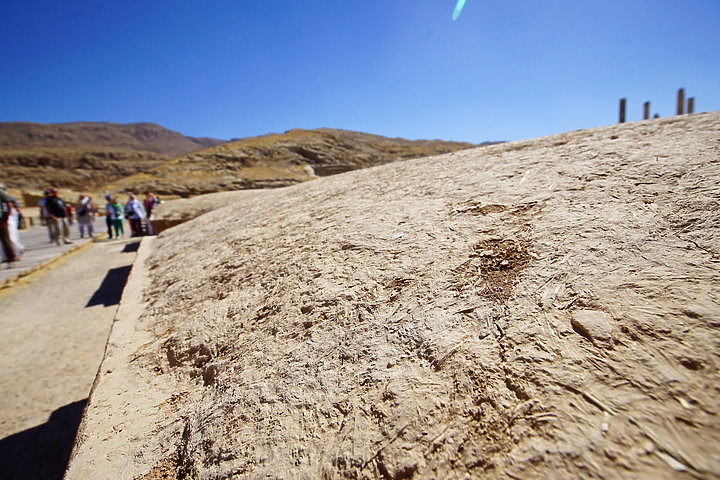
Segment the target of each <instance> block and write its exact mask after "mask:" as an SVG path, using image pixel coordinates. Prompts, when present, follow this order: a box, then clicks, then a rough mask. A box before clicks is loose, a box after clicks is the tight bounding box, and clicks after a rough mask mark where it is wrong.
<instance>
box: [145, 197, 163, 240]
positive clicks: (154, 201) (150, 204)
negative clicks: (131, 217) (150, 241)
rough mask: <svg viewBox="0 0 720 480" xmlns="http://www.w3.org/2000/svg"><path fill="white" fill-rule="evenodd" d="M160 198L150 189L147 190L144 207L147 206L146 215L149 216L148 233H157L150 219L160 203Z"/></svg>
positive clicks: (147, 221)
mask: <svg viewBox="0 0 720 480" xmlns="http://www.w3.org/2000/svg"><path fill="white" fill-rule="evenodd" d="M160 203H162V202H160V199H159V198H158V197H156V196H155V195H153V193H152V192H151V191H150V190H148V191H147V192H145V200H143V207H144V208H145V216H146V218H147V220H146V223H147V234H148V235H155V229H154V228H153V226H152V222H151V221H150V216H151V215H152V212H153V210H155V208H156V207H157V206H158V205H160Z"/></svg>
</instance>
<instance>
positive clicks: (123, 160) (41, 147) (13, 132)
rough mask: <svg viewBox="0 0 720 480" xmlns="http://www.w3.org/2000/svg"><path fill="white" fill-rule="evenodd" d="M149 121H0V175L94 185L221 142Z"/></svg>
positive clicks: (39, 184)
mask: <svg viewBox="0 0 720 480" xmlns="http://www.w3.org/2000/svg"><path fill="white" fill-rule="evenodd" d="M223 142H224V141H223V140H217V139H212V138H195V137H188V136H185V135H182V134H181V133H178V132H175V131H173V130H169V129H167V128H164V127H162V126H160V125H156V124H153V123H130V124H120V123H109V122H73V123H57V124H43V123H30V122H5V123H0V178H1V179H2V180H3V181H4V182H5V183H7V184H9V185H12V186H13V187H16V188H20V189H40V190H41V189H44V188H47V187H48V186H57V187H64V188H71V189H75V190H93V189H95V188H97V187H98V186H100V185H103V184H106V183H109V182H113V181H115V180H118V179H120V178H123V177H126V176H128V175H132V174H134V173H138V172H143V171H147V170H149V169H151V168H152V167H155V166H157V165H159V164H162V163H164V162H166V161H168V160H170V159H172V158H173V157H176V156H178V155H183V154H187V153H189V152H193V151H197V150H201V149H204V148H208V147H212V146H215V145H218V144H221V143H223Z"/></svg>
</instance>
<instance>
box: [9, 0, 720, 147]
mask: <svg viewBox="0 0 720 480" xmlns="http://www.w3.org/2000/svg"><path fill="white" fill-rule="evenodd" d="M455 2H456V0H337V1H330V0H304V1H292V2H291V1H275V2H272V1H255V2H252V1H249V0H194V1H189V0H113V1H107V0H94V1H93V0H72V1H58V0H4V1H3V2H2V5H1V6H0V59H1V60H0V61H1V62H2V70H1V71H0V121H30V122H43V123H56V122H70V121H108V122H120V123H130V122H153V123H158V124H160V125H163V126H165V127H167V128H170V129H173V130H177V131H179V132H181V133H184V134H186V135H192V136H209V137H215V138H221V139H229V138H240V137H247V136H254V135H262V134H266V133H269V132H278V133H279V132H283V131H285V130H289V129H291V128H317V127H331V128H342V129H347V130H355V131H362V132H367V133H374V134H379V135H385V136H390V137H404V138H410V139H418V138H428V139H432V138H440V139H446V140H463V141H471V142H478V143H479V142H482V141H485V140H517V139H526V138H534V137H539V136H544V135H549V134H553V133H559V132H564V131H569V130H576V129H581V128H592V127H596V126H600V125H609V124H612V123H615V122H616V121H617V117H618V100H619V99H620V98H621V97H626V98H627V99H628V120H629V121H635V120H640V119H641V116H642V104H643V102H645V101H650V102H651V104H652V113H658V114H660V115H661V116H662V117H666V116H670V115H673V114H674V113H675V98H676V92H677V89H678V88H680V87H684V88H685V91H686V96H693V97H695V102H696V112H701V111H713V110H720V0H683V1H680V0H676V1H668V0H603V1H594V2H591V1H589V0H547V1H545V0H467V3H466V4H465V8H464V10H463V12H462V14H461V15H460V18H458V20H456V21H452V20H451V16H452V11H453V9H454V7H455Z"/></svg>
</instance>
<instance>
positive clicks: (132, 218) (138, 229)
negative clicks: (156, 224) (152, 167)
mask: <svg viewBox="0 0 720 480" xmlns="http://www.w3.org/2000/svg"><path fill="white" fill-rule="evenodd" d="M125 214H126V215H127V218H128V221H129V222H130V235H131V236H133V237H141V236H142V234H143V231H142V220H143V218H145V211H144V210H143V206H142V203H140V200H138V198H137V196H135V194H132V193H131V194H130V197H129V198H128V202H127V204H125Z"/></svg>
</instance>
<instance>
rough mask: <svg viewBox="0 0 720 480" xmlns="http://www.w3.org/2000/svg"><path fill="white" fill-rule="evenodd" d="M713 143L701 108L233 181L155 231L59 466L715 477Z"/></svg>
mask: <svg viewBox="0 0 720 480" xmlns="http://www.w3.org/2000/svg"><path fill="white" fill-rule="evenodd" d="M719 142H720V113H713V114H701V115H692V116H686V117H676V118H669V119H661V120H652V121H646V122H637V123H632V124H623V125H615V126H611V127H605V128H598V129H593V130H589V131H579V132H570V133H566V134H561V135H555V136H551V137H547V138H542V139H536V140H529V141H523V142H513V143H508V144H505V145H498V146H492V147H487V148H483V149H472V150H465V151H462V152H457V153H455V154H451V155H444V156H440V157H432V158H429V159H420V160H412V161H408V162H395V163H392V164H389V165H385V166H381V167H378V168H372V169H366V170H359V171H354V172H350V173H347V174H343V175H337V176H333V177H327V178H321V179H318V180H316V181H313V182H307V183H304V184H301V185H296V186H293V187H289V188H283V189H279V190H270V191H268V190H265V191H261V192H253V193H248V194H247V195H245V196H243V197H236V196H228V197H226V198H225V200H227V202H228V203H227V204H226V205H227V206H226V207H224V208H219V209H216V210H214V211H211V212H208V213H205V214H204V215H201V216H199V217H197V218H195V219H194V220H192V221H189V222H186V223H184V224H182V225H179V226H177V227H175V228H172V229H170V230H167V231H165V232H163V233H162V234H161V235H160V236H159V237H157V238H151V239H150V240H151V242H153V243H145V242H143V245H142V246H141V249H140V250H141V252H140V254H141V260H139V261H138V262H136V265H135V267H134V268H133V278H131V282H130V285H128V288H130V289H131V291H132V292H135V294H134V296H129V297H126V298H124V299H123V304H122V305H121V307H120V308H121V309H122V310H123V315H122V316H121V317H119V320H118V322H116V326H115V330H114V333H113V336H111V339H110V342H109V345H108V356H107V357H106V363H104V364H103V366H102V367H101V368H100V370H99V371H100V374H99V376H98V379H97V387H96V389H95V391H94V392H93V393H92V396H91V398H90V401H89V407H88V410H87V414H86V417H85V420H84V430H83V431H81V432H80V434H79V438H80V444H79V446H78V448H77V450H76V452H75V456H74V459H73V462H72V464H71V467H70V470H69V472H68V476H67V477H66V478H67V479H68V480H74V479H85V478H94V477H97V476H103V477H110V478H120V477H121V476H124V477H126V478H135V479H146V480H150V479H160V478H177V479H180V478H196V479H230V478H347V479H389V478H394V479H399V478H490V479H506V478H523V479H524V478H527V479H542V478H562V479H574V478H637V479H640V478H653V479H678V478H680V479H688V480H691V479H695V478H715V477H717V476H719V475H720V461H719V459H720V409H719V407H718V401H717V398H718V395H719V394H720V380H719V377H718V368H719V367H720V357H719V356H718V351H719V349H718V346H720V329H719V328H718V326H719V325H720V320H719V319H720V300H719V299H720V275H719V274H718V270H720V241H719V239H720V208H718V204H717V202H718V198H719V195H720V185H719V184H718V181H717V180H718V178H720V163H719V162H718V150H717V146H718V144H719ZM214 200H215V203H216V204H217V203H221V199H220V198H219V197H215V198H214ZM146 247H147V249H146ZM134 278H137V279H138V280H137V282H136V281H134V280H133V279H134ZM583 311H585V312H591V313H590V314H589V315H590V316H591V317H592V319H591V320H593V322H592V323H593V324H594V326H593V325H591V322H587V321H586V320H587V318H583V317H587V314H584V313H580V312H583ZM573 319H575V323H576V326H575V327H573ZM607 326H610V327H611V330H610V331H609V334H610V336H611V338H612V341H613V345H612V348H606V347H605V346H604V345H600V344H598V342H597V341H596V340H597V339H602V338H605V335H606V334H607V333H608V329H607ZM597 327H600V328H597Z"/></svg>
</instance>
